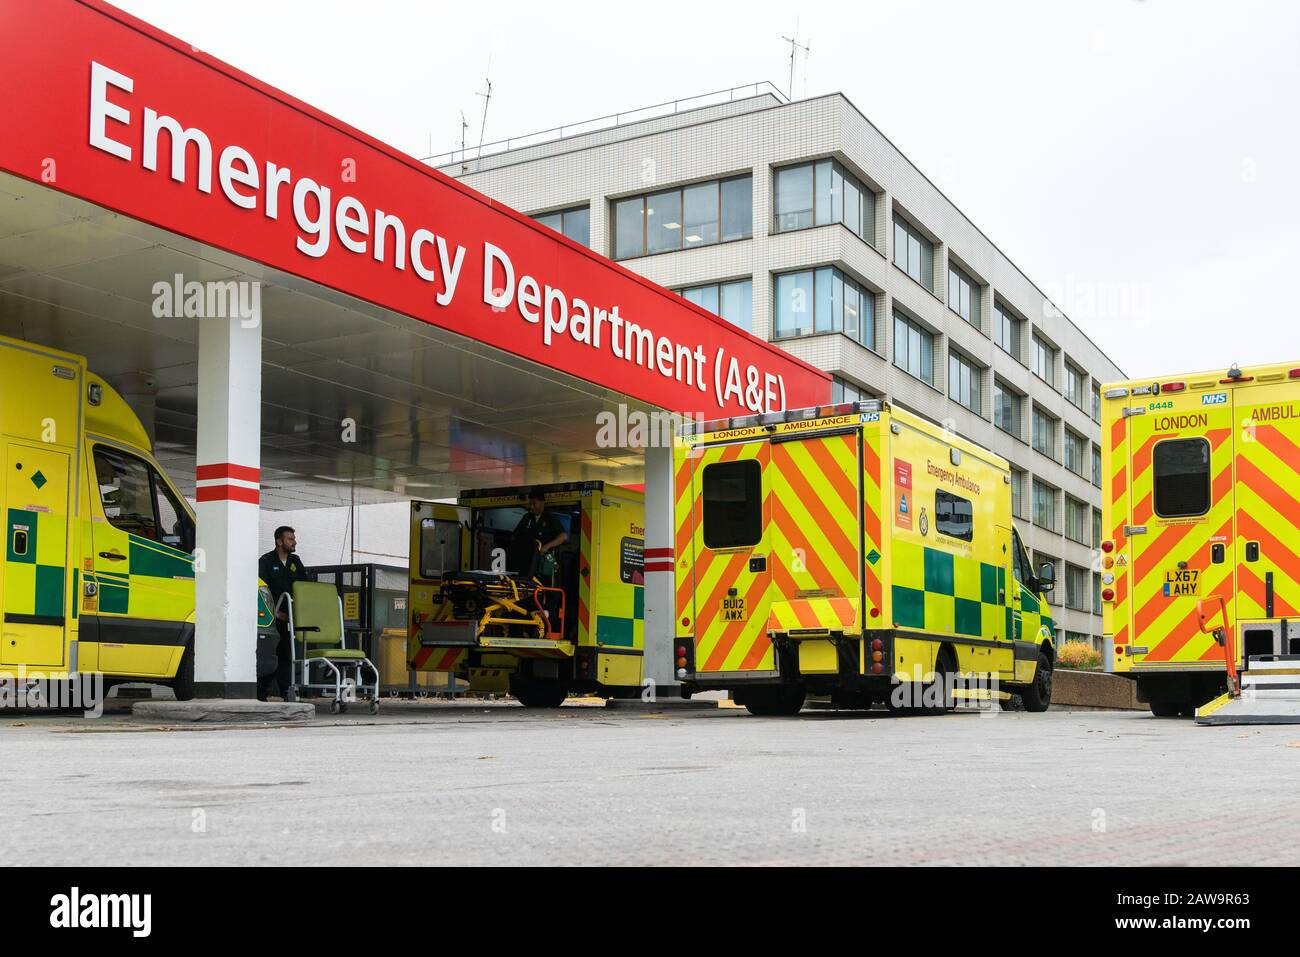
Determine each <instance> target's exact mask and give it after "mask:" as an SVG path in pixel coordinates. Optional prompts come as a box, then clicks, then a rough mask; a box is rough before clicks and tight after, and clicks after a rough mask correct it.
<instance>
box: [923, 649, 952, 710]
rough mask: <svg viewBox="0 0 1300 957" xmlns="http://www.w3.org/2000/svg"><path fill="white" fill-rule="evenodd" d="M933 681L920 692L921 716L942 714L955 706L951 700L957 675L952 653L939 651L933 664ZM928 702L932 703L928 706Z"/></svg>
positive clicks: (945, 650) (943, 650) (946, 650)
mask: <svg viewBox="0 0 1300 957" xmlns="http://www.w3.org/2000/svg"><path fill="white" fill-rule="evenodd" d="M934 670H935V680H934V681H932V682H930V684H928V685H926V686H925V687H924V688H923V689H922V691H921V701H922V705H921V707H920V709H919V711H920V713H921V714H944V713H945V712H948V711H951V710H952V709H953V707H954V705H955V704H956V702H955V701H954V699H953V694H952V690H953V679H954V678H955V677H956V675H957V664H956V662H954V661H953V659H952V652H951V651H949V650H948V649H947V648H943V649H940V651H939V656H938V657H937V658H936V659H935V662H934ZM928 702H934V703H933V704H930V703H928Z"/></svg>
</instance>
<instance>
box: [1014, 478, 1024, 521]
mask: <svg viewBox="0 0 1300 957" xmlns="http://www.w3.org/2000/svg"><path fill="white" fill-rule="evenodd" d="M1011 514H1012V515H1014V516H1016V517H1017V518H1024V517H1025V473H1024V472H1023V471H1022V470H1021V469H1018V468H1014V467H1013V468H1012V469H1011Z"/></svg>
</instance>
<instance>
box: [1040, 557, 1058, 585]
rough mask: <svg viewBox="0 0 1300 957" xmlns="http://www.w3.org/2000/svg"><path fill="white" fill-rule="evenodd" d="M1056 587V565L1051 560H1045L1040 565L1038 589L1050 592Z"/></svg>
mask: <svg viewBox="0 0 1300 957" xmlns="http://www.w3.org/2000/svg"><path fill="white" fill-rule="evenodd" d="M1055 587H1056V566H1055V565H1054V564H1053V563H1051V562H1043V564H1041V565H1039V566H1038V590H1039V591H1042V592H1049V591H1051V590H1052V589H1053V588H1055Z"/></svg>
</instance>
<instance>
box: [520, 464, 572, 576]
mask: <svg viewBox="0 0 1300 957" xmlns="http://www.w3.org/2000/svg"><path fill="white" fill-rule="evenodd" d="M568 540H569V533H568V532H566V531H565V530H564V526H563V525H561V524H560V520H559V518H557V517H556V515H555V513H554V512H548V511H547V510H546V496H545V493H543V492H542V490H541V489H537V488H535V489H533V490H532V491H530V492H529V493H528V510H527V511H526V512H524V517H523V518H521V519H520V520H519V524H518V525H516V526H515V531H514V535H513V536H511V541H510V545H511V549H510V551H511V557H512V558H515V556H519V557H518V558H515V561H514V562H512V569H513V570H518V571H521V572H523V573H524V574H525V575H528V574H530V572H531V573H532V574H534V575H536V576H537V577H538V578H541V579H542V580H543V581H544V582H546V583H547V584H554V582H553V578H554V576H555V571H556V560H555V556H554V555H552V554H551V552H553V551H554V550H555V549H557V548H559V547H560V546H561V545H563V544H564V543H565V542H567V541H568ZM534 556H538V558H537V565H536V567H534V566H533V565H532V562H533V558H534Z"/></svg>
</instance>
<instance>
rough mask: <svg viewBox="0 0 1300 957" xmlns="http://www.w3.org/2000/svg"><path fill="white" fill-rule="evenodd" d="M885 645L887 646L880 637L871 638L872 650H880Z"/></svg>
mask: <svg viewBox="0 0 1300 957" xmlns="http://www.w3.org/2000/svg"><path fill="white" fill-rule="evenodd" d="M884 647H885V643H884V642H883V641H881V640H880V639H879V638H872V639H871V650H872V651H880V650H881V649H883V648H884Z"/></svg>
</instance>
